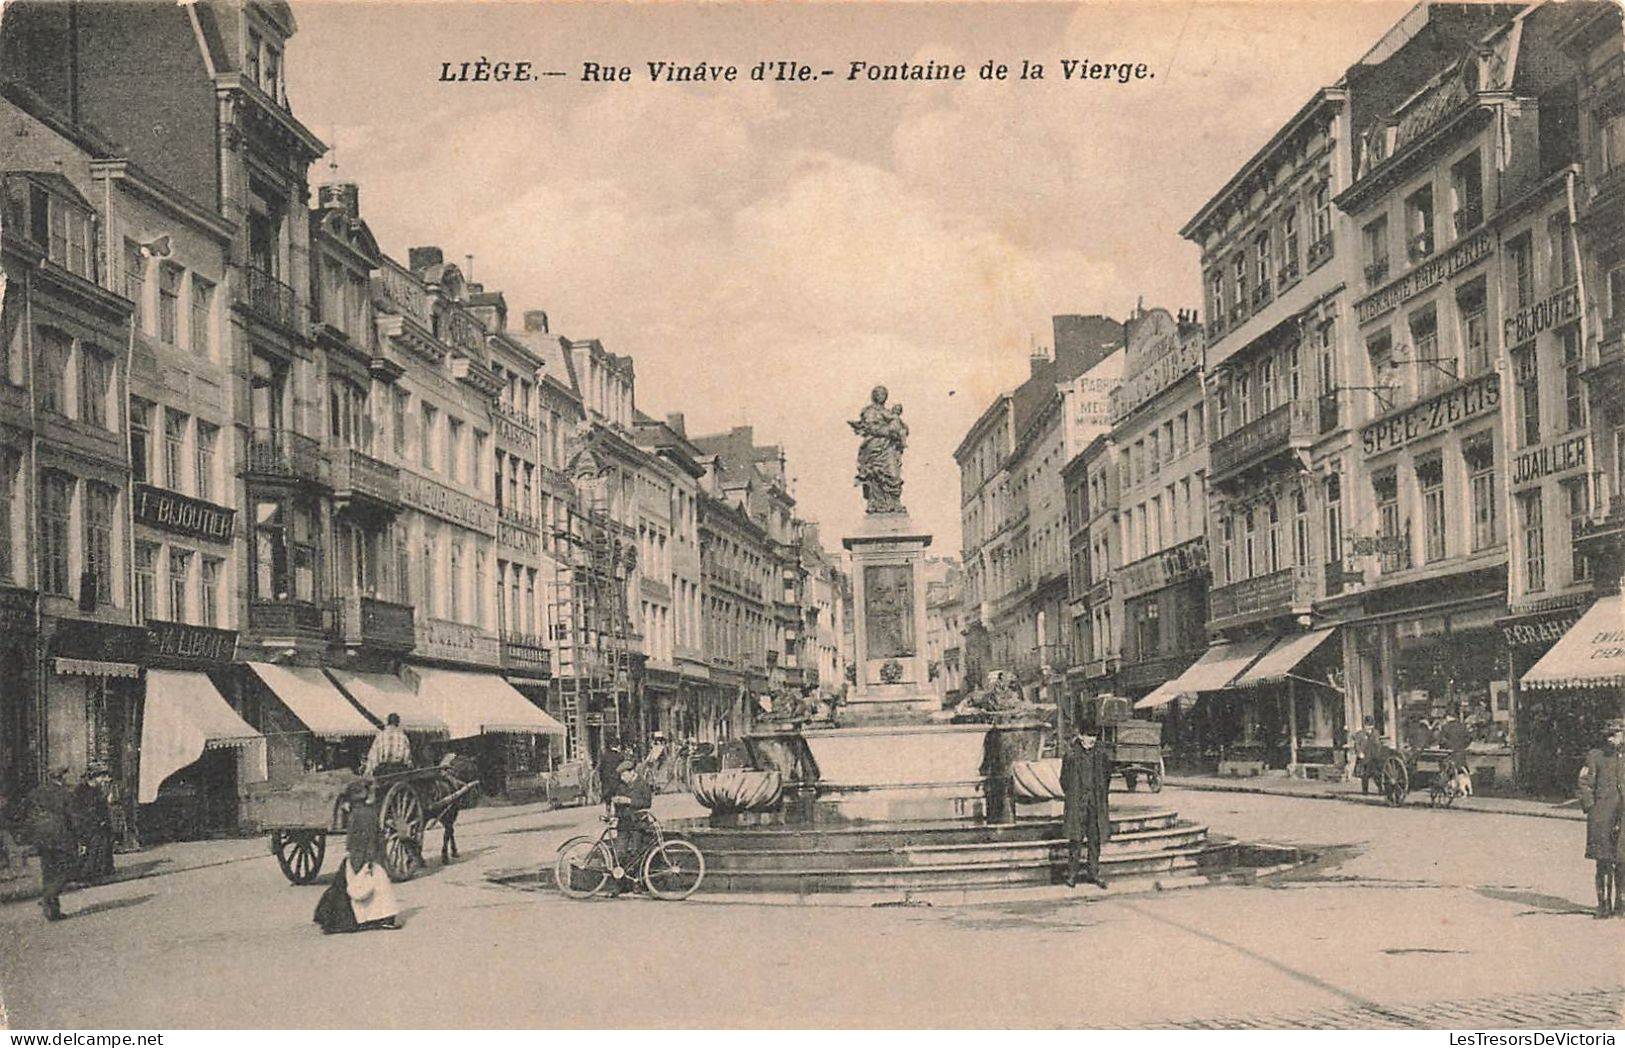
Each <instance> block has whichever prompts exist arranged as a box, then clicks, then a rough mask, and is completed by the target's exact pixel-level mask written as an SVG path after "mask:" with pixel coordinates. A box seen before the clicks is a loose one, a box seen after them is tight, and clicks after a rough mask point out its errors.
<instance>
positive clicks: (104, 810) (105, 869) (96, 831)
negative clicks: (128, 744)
mask: <svg viewBox="0 0 1625 1048" xmlns="http://www.w3.org/2000/svg"><path fill="white" fill-rule="evenodd" d="M109 779H110V776H109V775H108V774H107V768H106V767H105V766H103V765H101V764H92V765H91V766H90V767H88V768H86V769H85V781H84V782H81V783H80V784H79V785H78V786H76V787H75V788H74V791H73V823H74V825H75V827H76V828H77V829H76V836H77V837H78V839H79V843H80V846H81V850H82V852H83V854H82V856H81V857H80V860H79V864H78V872H79V875H80V876H79V879H80V880H82V881H84V882H85V883H87V884H90V883H95V882H97V881H100V880H103V879H104V878H107V877H111V876H112V875H113V812H112V809H111V808H110V807H109V806H108V803H107V784H108V781H109Z"/></svg>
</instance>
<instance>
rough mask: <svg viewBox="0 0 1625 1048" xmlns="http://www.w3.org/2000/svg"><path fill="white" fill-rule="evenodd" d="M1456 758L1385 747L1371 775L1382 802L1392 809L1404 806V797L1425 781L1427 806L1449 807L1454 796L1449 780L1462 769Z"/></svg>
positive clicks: (1440, 752) (1439, 751)
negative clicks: (1380, 794) (1391, 806)
mask: <svg viewBox="0 0 1625 1048" xmlns="http://www.w3.org/2000/svg"><path fill="white" fill-rule="evenodd" d="M1461 766H1462V765H1461V764H1460V763H1459V762H1458V758H1457V757H1456V756H1455V755H1453V754H1452V753H1451V752H1450V751H1449V750H1444V749H1436V748H1428V749H1422V750H1415V749H1409V748H1406V749H1398V748H1395V747H1393V746H1390V745H1388V744H1386V743H1385V744H1384V745H1383V748H1382V754H1381V756H1379V757H1378V758H1377V766H1376V768H1375V769H1374V770H1375V772H1376V774H1375V776H1373V777H1374V778H1375V779H1376V780H1377V788H1378V790H1379V791H1380V792H1381V793H1382V797H1383V800H1385V801H1387V802H1388V803H1389V804H1391V805H1394V806H1396V807H1397V806H1399V805H1401V804H1404V803H1405V796H1406V794H1408V793H1410V792H1411V790H1412V789H1414V788H1416V787H1418V786H1420V785H1421V784H1422V782H1424V781H1426V782H1427V784H1428V804H1429V805H1430V806H1432V807H1438V806H1439V805H1441V804H1442V805H1444V806H1445V807H1447V808H1448V807H1450V805H1452V804H1453V803H1455V800H1456V793H1455V791H1454V790H1453V789H1452V788H1451V786H1450V779H1451V778H1452V777H1453V776H1454V775H1455V774H1456V772H1457V771H1458V770H1459V769H1460V768H1461Z"/></svg>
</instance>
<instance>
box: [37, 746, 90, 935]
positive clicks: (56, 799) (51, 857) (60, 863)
mask: <svg viewBox="0 0 1625 1048" xmlns="http://www.w3.org/2000/svg"><path fill="white" fill-rule="evenodd" d="M28 830H29V835H30V837H31V838H32V839H33V843H34V850H35V851H37V852H38V853H39V865H40V906H41V907H43V908H44V910H45V919H46V920H48V921H60V920H61V919H62V904H61V902H60V901H58V897H59V896H60V895H61V894H62V889H63V888H65V887H67V884H68V881H69V879H70V878H72V876H73V868H74V864H75V862H76V861H77V860H78V857H79V842H78V840H77V839H76V838H75V837H74V832H73V792H72V791H71V790H70V789H69V788H68V769H67V768H55V769H53V770H52V771H51V776H50V778H49V779H48V780H46V782H45V783H44V784H43V785H41V786H40V787H39V788H38V789H36V790H35V791H34V793H33V796H31V797H30V798H29V814H28Z"/></svg>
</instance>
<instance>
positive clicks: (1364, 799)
mask: <svg viewBox="0 0 1625 1048" xmlns="http://www.w3.org/2000/svg"><path fill="white" fill-rule="evenodd" d="M1163 782H1164V783H1165V784H1166V785H1168V786H1170V787H1173V788H1175V789H1181V790H1192V791H1197V792H1202V793H1250V794H1256V795H1259V796H1268V797H1291V798H1297V799H1300V800H1316V801H1342V802H1343V803H1344V804H1365V805H1372V806H1381V807H1385V806H1386V805H1385V802H1384V801H1383V799H1382V798H1381V797H1377V796H1374V795H1369V794H1363V793H1343V792H1338V791H1334V790H1282V789H1271V788H1270V787H1268V786H1252V785H1245V784H1244V781H1243V780H1238V781H1237V782H1235V783H1234V784H1232V783H1228V782H1215V781H1213V780H1211V779H1176V778H1166V779H1164V780H1163ZM1473 799H1475V800H1476V799H1477V798H1473ZM1402 807H1406V808H1420V807H1427V808H1429V809H1430V810H1434V811H1443V810H1447V809H1439V808H1431V806H1429V805H1426V804H1412V803H1410V802H1408V801H1407V803H1406V804H1404V805H1403V806H1402ZM1448 810H1449V811H1459V812H1467V813H1469V814H1473V815H1521V816H1523V817H1525V818H1531V819H1562V820H1565V821H1568V822H1584V821H1585V815H1584V814H1583V813H1581V812H1580V811H1579V810H1578V809H1570V810H1562V809H1560V808H1557V807H1555V806H1554V807H1552V808H1551V809H1550V810H1547V811H1539V810H1534V811H1531V810H1528V809H1523V808H1508V807H1499V806H1497V807H1493V808H1486V807H1480V806H1479V805H1476V804H1475V805H1473V806H1472V807H1467V806H1466V805H1463V804H1460V803H1458V804H1456V805H1452V806H1451V807H1450V808H1449V809H1448Z"/></svg>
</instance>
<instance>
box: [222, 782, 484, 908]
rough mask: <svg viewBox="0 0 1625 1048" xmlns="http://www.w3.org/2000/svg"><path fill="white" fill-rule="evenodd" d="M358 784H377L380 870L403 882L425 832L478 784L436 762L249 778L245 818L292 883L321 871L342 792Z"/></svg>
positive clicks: (342, 820) (419, 855)
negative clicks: (377, 770)
mask: <svg viewBox="0 0 1625 1048" xmlns="http://www.w3.org/2000/svg"><path fill="white" fill-rule="evenodd" d="M356 782H371V783H372V784H373V785H374V786H376V787H377V790H378V797H379V803H378V826H379V829H380V831H381V832H382V835H383V840H384V868H385V869H386V870H388V871H389V877H390V880H394V881H404V880H407V879H408V878H410V877H411V876H412V873H413V870H414V869H415V868H416V867H417V866H419V865H422V863H423V836H424V833H425V831H427V830H428V829H429V827H431V826H434V825H435V824H436V823H444V822H445V821H446V820H447V817H448V815H449V816H450V817H451V818H452V819H455V818H456V816H455V814H454V813H455V812H456V811H457V810H458V809H460V808H461V807H462V806H463V805H464V804H465V803H466V802H467V799H468V797H469V795H470V793H471V792H472V791H473V790H475V789H476V788H478V786H479V780H477V779H470V780H468V781H464V780H462V779H460V778H458V777H457V776H456V775H455V774H454V773H453V770H452V769H451V768H448V767H444V766H439V765H435V766H431V767H427V768H410V769H407V770H405V771H397V772H390V773H388V774H385V775H379V776H376V777H373V778H370V779H369V778H367V777H364V776H360V775H357V774H355V773H354V772H352V771H343V770H338V771H318V772H311V773H310V774H308V775H305V776H304V777H302V778H299V779H296V780H294V781H293V782H292V783H290V784H288V785H286V786H283V787H281V788H273V787H269V786H267V785H266V784H263V783H256V784H254V785H253V786H251V787H250V788H249V793H248V797H247V800H246V816H247V819H248V820H249V821H250V822H251V823H253V824H254V825H257V826H259V828H260V829H262V830H269V831H270V834H271V853H272V854H273V855H275V856H276V861H277V865H279V866H281V867H282V874H283V876H285V877H287V878H288V880H289V881H290V882H291V883H293V884H310V883H311V882H312V881H314V880H315V879H316V878H317V877H318V876H319V875H320V874H321V872H322V862H323V860H324V859H325V858H326V855H327V838H328V837H329V836H330V835H333V834H342V833H343V832H344V830H345V826H346V824H347V823H348V821H349V817H350V803H349V801H348V799H346V797H345V792H346V791H347V790H348V789H349V787H350V785H351V784H352V783H356ZM256 787H258V788H256Z"/></svg>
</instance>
